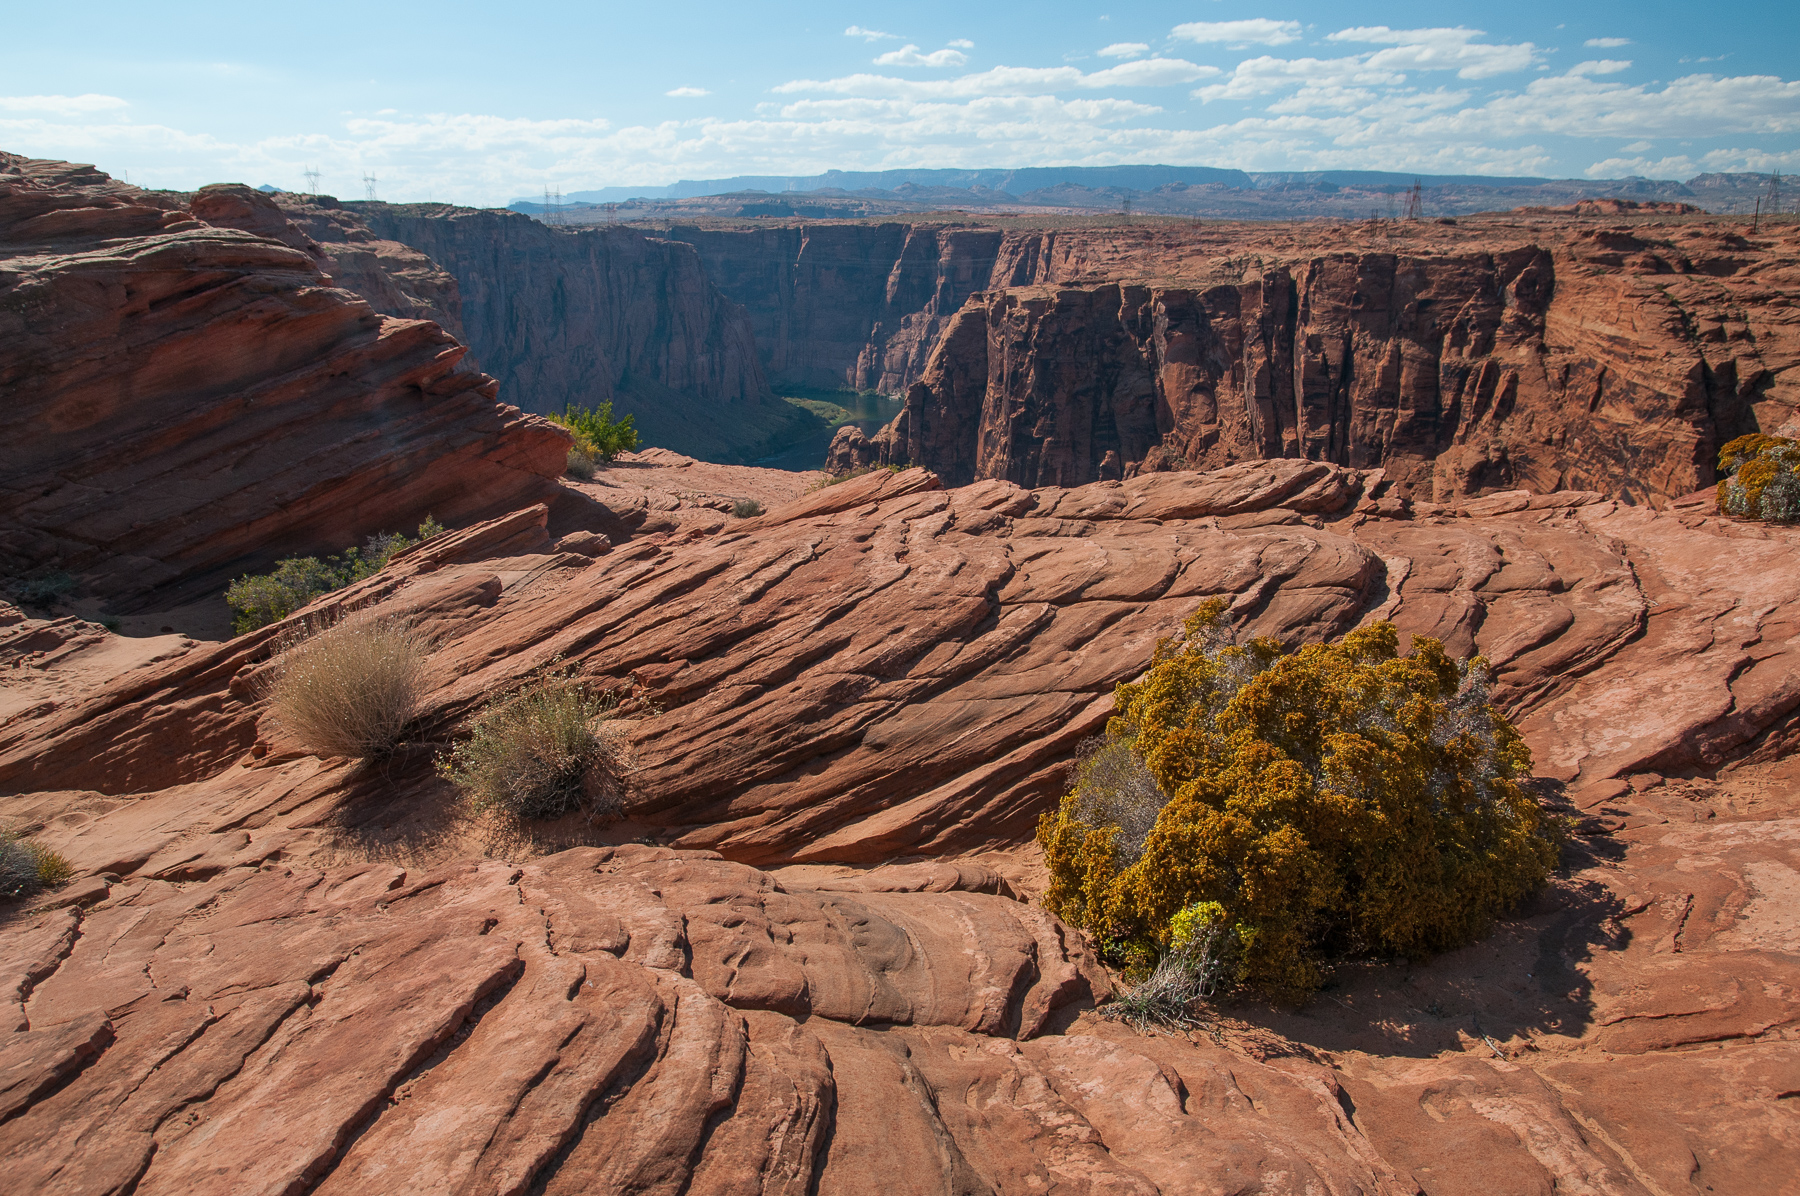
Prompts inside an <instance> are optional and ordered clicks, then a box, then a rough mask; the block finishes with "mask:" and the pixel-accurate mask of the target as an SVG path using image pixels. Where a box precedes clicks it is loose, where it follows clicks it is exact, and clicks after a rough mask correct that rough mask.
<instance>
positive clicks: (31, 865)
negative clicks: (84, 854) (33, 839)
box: [0, 831, 75, 898]
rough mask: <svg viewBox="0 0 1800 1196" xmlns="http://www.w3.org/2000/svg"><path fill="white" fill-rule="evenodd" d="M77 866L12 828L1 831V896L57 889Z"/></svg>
mask: <svg viewBox="0 0 1800 1196" xmlns="http://www.w3.org/2000/svg"><path fill="white" fill-rule="evenodd" d="M73 875H75V869H74V868H72V867H70V866H69V861H67V860H65V859H63V858H62V856H60V855H58V854H57V853H56V852H54V851H51V850H50V849H49V848H48V847H40V846H38V845H37V844H36V843H28V842H26V841H25V840H24V839H21V838H19V837H18V836H17V835H15V834H13V833H12V832H10V831H0V898H8V897H29V896H31V895H32V894H34V893H37V892H40V891H42V890H44V889H50V888H55V887H56V886H57V885H60V884H62V883H63V882H64V881H66V880H68V879H69V878H70V877H71V876H73Z"/></svg>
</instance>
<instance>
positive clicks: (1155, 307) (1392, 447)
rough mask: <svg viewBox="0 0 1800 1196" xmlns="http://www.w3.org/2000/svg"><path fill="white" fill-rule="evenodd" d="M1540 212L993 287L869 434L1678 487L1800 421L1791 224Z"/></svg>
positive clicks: (1048, 449)
mask: <svg viewBox="0 0 1800 1196" xmlns="http://www.w3.org/2000/svg"><path fill="white" fill-rule="evenodd" d="M1543 231H1546V232H1548V233H1549V234H1550V235H1549V236H1541V237H1539V238H1537V239H1535V240H1524V239H1522V238H1520V237H1519V236H1518V234H1517V233H1516V232H1511V231H1510V230H1509V232H1508V233H1507V234H1506V235H1503V236H1500V237H1494V236H1491V235H1489V236H1482V237H1480V238H1479V239H1480V240H1481V241H1486V242H1488V243H1489V244H1488V245H1481V246H1479V247H1468V248H1465V247H1464V245H1466V242H1467V240H1469V239H1471V238H1461V240H1462V241H1463V242H1464V244H1463V245H1459V244H1457V243H1456V242H1457V240H1458V239H1457V238H1455V237H1453V236H1446V235H1443V234H1440V233H1435V232H1434V233H1433V234H1432V235H1431V236H1430V237H1429V238H1427V242H1428V243H1426V244H1421V245H1418V246H1417V247H1416V248H1414V249H1412V250H1411V251H1410V252H1408V251H1395V250H1377V251H1371V250H1364V249H1356V248H1352V249H1350V250H1348V251H1339V252H1331V253H1325V254H1319V255H1316V256H1310V257H1298V258H1296V257H1293V256H1290V255H1289V254H1283V253H1274V254H1271V255H1268V256H1260V255H1259V256H1258V257H1256V258H1255V259H1254V260H1253V259H1252V258H1251V257H1250V256H1248V255H1247V254H1246V255H1244V256H1240V257H1238V258H1235V259H1229V258H1228V259H1221V260H1218V261H1215V262H1213V263H1211V269H1210V271H1208V270H1207V269H1206V268H1205V267H1204V266H1201V264H1200V263H1188V268H1189V269H1193V268H1194V267H1200V268H1199V269H1193V272H1194V273H1197V274H1200V275H1202V277H1200V278H1197V279H1196V280H1195V281H1194V282H1192V283H1187V282H1176V281H1169V282H1161V283H1158V282H1145V283H1142V284H1133V283H1112V282H1108V283H1105V284H1098V285H1096V284H1092V283H1089V284H1087V285H1077V284H1076V283H1074V282H1068V283H1062V284H1060V285H1054V286H1050V285H1041V284H1040V285H1035V286H1027V287H1020V286H1017V285H1011V286H1008V287H1006V288H1003V289H990V290H987V291H984V292H983V293H981V294H979V295H976V296H974V297H972V298H970V300H969V301H968V303H967V304H966V306H965V307H964V308H963V309H962V310H961V311H959V312H957V313H956V315H955V317H954V318H953V319H951V320H950V321H949V322H948V324H947V325H946V327H945V328H944V331H943V333H942V335H941V336H940V337H939V338H938V340H937V341H936V343H935V346H934V347H933V348H932V350H931V357H930V360H929V363H928V364H927V366H926V369H925V371H924V373H923V375H922V376H921V377H920V378H919V380H918V381H917V382H916V383H914V384H913V385H912V386H911V387H910V388H909V389H908V390H907V407H906V410H905V411H904V412H903V413H902V415H901V416H900V417H899V418H898V419H897V420H896V421H895V423H894V424H893V425H891V426H890V427H889V428H888V429H885V430H884V432H883V434H882V437H881V438H880V444H879V447H878V448H876V449H874V450H873V451H865V452H864V453H863V454H862V455H864V456H869V457H871V458H873V459H878V460H880V461H883V462H887V463H896V464H897V463H914V464H919V465H923V466H926V467H928V468H932V469H935V470H937V471H939V472H940V473H942V474H943V475H944V476H945V477H946V479H948V480H949V481H951V482H952V483H960V482H968V481H972V480H974V479H977V478H1003V479H1006V480H1009V481H1014V482H1018V483H1019V484H1021V485H1026V486H1039V485H1076V484H1081V483H1084V482H1089V481H1094V480H1097V479H1100V478H1104V477H1109V476H1110V477H1115V478H1116V477H1122V476H1125V475H1128V474H1130V473H1133V472H1136V471H1138V470H1158V469H1167V468H1210V467H1214V466H1217V465H1221V464H1226V463H1229V462H1232V461H1237V460H1247V459H1256V458H1271V457H1284V456H1286V457H1295V456H1297V457H1305V458H1308V459H1313V460H1324V461H1332V462H1336V463H1338V464H1343V465H1350V466H1353V467H1360V468H1373V467H1380V468H1383V469H1384V470H1385V471H1386V473H1387V476H1388V477H1389V478H1390V479H1391V480H1392V481H1393V482H1395V483H1396V484H1398V485H1400V486H1402V487H1403V488H1405V489H1406V490H1407V491H1408V492H1410V493H1412V494H1414V495H1416V496H1418V497H1421V498H1432V499H1436V500H1440V501H1441V500H1444V499H1448V498H1452V497H1456V496H1461V495H1470V494H1476V493H1482V492H1489V491H1494V490H1503V489H1512V488H1526V489H1530V490H1533V491H1536V492H1539V493H1549V492H1551V491H1554V490H1558V489H1591V490H1598V491H1601V492H1603V493H1606V494H1608V495H1609V496H1612V497H1616V498H1620V499H1623V500H1625V501H1628V502H1633V503H1637V504H1642V505H1664V504H1666V503H1667V502H1669V501H1670V500H1672V499H1673V498H1676V497H1679V496H1680V495H1682V494H1685V493H1687V492H1689V491H1692V490H1695V489H1698V488H1699V487H1701V486H1704V485H1706V484H1708V483H1710V482H1711V481H1712V480H1714V477H1715V474H1714V472H1713V470H1714V465H1715V462H1716V458H1717V453H1718V449H1719V447H1720V445H1722V444H1723V443H1724V442H1725V441H1727V440H1730V439H1732V438H1733V437H1735V436H1738V435H1741V434H1743V433H1744V432H1748V431H1756V430H1759V429H1760V430H1763V431H1771V432H1773V431H1778V430H1780V429H1783V428H1786V429H1788V430H1789V431H1793V430H1794V429H1795V427H1796V424H1797V420H1796V411H1797V410H1800V374H1797V372H1796V367H1797V365H1800V333H1797V332H1796V321H1795V319H1794V318H1793V314H1792V313H1793V312H1794V310H1796V309H1795V306H1794V304H1795V298H1796V296H1800V267H1796V265H1795V263H1796V261H1797V260H1800V238H1797V237H1796V236H1795V235H1794V234H1793V232H1792V230H1791V229H1785V230H1783V231H1780V232H1775V233H1772V234H1771V235H1770V236H1769V237H1766V238H1763V239H1761V240H1759V241H1758V242H1757V243H1755V244H1752V243H1750V242H1749V241H1747V240H1746V239H1745V238H1743V237H1741V236H1738V235H1737V234H1736V233H1735V232H1730V231H1721V230H1719V229H1717V228H1715V227H1713V226H1711V225H1707V224H1692V225H1676V226H1669V227H1657V228H1644V227H1639V228H1635V229H1632V230H1629V231H1628V230H1622V229H1620V230H1611V229H1590V230H1587V231H1581V232H1576V233H1574V234H1572V235H1566V234H1565V233H1564V232H1560V231H1559V230H1555V229H1549V230H1543ZM1347 239H1351V238H1347ZM1496 240H1498V241H1499V242H1500V244H1498V245H1492V242H1494V241H1496ZM1430 242H1435V243H1430ZM1490 246H1491V247H1490ZM1146 265H1147V263H1146ZM1113 272H1114V273H1115V276H1116V275H1117V274H1119V273H1123V274H1125V275H1126V276H1127V277H1129V276H1130V274H1131V273H1132V272H1133V271H1132V270H1131V269H1130V267H1124V268H1120V267H1117V266H1115V267H1113ZM1136 272H1137V273H1139V274H1140V275H1141V274H1143V273H1148V272H1149V271H1148V270H1145V269H1143V267H1142V266H1140V268H1139V270H1138V271H1136ZM1173 272H1175V271H1172V270H1171V271H1166V273H1173ZM1209 272H1210V273H1211V277H1210V278H1208V277H1205V275H1206V274H1207V273H1209Z"/></svg>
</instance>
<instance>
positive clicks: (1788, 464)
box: [1719, 432, 1800, 523]
mask: <svg viewBox="0 0 1800 1196" xmlns="http://www.w3.org/2000/svg"><path fill="white" fill-rule="evenodd" d="M1719 472H1720V473H1722V474H1724V475H1725V477H1724V478H1722V479H1721V480H1720V482H1719V510H1720V511H1722V512H1724V513H1725V514H1727V515H1736V516H1737V517H1738V518H1740V519H1757V520H1762V521H1764V522H1768V523H1796V522H1800V441H1794V440H1790V439H1788V438H1787V437H1785V436H1765V435H1763V434H1762V433H1760V432H1753V433H1751V434H1750V435H1748V436H1739V437H1738V438H1737V439H1736V440H1733V441H1732V442H1731V443H1729V444H1727V445H1726V446H1725V447H1724V448H1722V449H1720V450H1719Z"/></svg>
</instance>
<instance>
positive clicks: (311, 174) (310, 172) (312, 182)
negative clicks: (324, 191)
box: [301, 166, 319, 195]
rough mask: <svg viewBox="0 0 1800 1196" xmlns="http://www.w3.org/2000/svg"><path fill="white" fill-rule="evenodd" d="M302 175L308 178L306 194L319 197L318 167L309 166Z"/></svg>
mask: <svg viewBox="0 0 1800 1196" xmlns="http://www.w3.org/2000/svg"><path fill="white" fill-rule="evenodd" d="M301 173H302V174H304V175H305V176H306V193H307V194H308V195H317V194H318V193H319V168H318V167H317V166H308V167H307V168H306V169H305V170H303V171H301Z"/></svg>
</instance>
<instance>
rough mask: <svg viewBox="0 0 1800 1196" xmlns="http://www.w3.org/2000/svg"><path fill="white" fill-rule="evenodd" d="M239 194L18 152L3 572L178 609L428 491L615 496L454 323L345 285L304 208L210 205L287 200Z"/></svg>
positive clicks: (440, 505)
mask: <svg viewBox="0 0 1800 1196" xmlns="http://www.w3.org/2000/svg"><path fill="white" fill-rule="evenodd" d="M259 198H260V197H259ZM240 199H242V197H241V196H237V197H234V196H232V195H230V194H226V195H220V194H218V193H216V192H214V193H207V192H202V193H200V194H199V195H197V196H195V197H193V198H192V201H191V202H192V208H190V207H188V206H185V205H186V202H187V197H173V196H170V195H166V194H165V195H152V194H147V193H145V192H143V191H140V190H138V189H136V188H133V187H128V186H125V185H122V184H119V183H116V182H114V181H112V180H111V179H109V178H108V177H107V176H106V175H104V174H101V173H100V172H98V171H95V170H93V169H92V168H91V167H83V166H71V165H70V164H68V163H64V162H44V161H37V160H33V159H27V158H19V157H15V156H12V155H3V156H0V343H3V344H4V345H5V346H6V352H5V353H4V354H3V355H0V441H3V443H0V478H3V479H4V480H3V481H0V570H3V571H4V572H6V573H9V574H21V573H25V574H28V573H31V572H32V571H35V570H55V571H60V572H66V573H69V574H71V575H73V576H74V577H75V579H76V580H77V581H78V582H79V584H80V586H81V588H82V589H83V590H84V591H85V592H86V593H88V594H90V595H93V596H97V597H101V598H104V599H106V600H108V601H110V602H111V603H112V604H113V608H114V609H115V610H121V611H129V610H136V609H144V608H145V607H146V606H148V605H152V604H155V605H156V608H158V609H166V608H167V607H168V606H169V605H172V604H177V603H179V602H183V601H188V600H192V599H194V598H197V597H200V596H203V595H207V594H216V593H217V592H218V591H219V590H221V589H222V588H223V587H224V585H225V582H226V580H227V579H228V578H229V577H230V576H231V575H233V574H234V573H236V572H241V571H243V570H244V569H246V568H252V567H260V566H262V565H264V564H266V563H267V562H269V561H271V560H272V559H274V558H275V557H277V556H280V555H285V554H289V553H293V552H315V551H335V550H337V549H340V548H342V547H344V546H345V545H346V544H350V543H353V542H355V541H356V540H357V539H359V538H360V537H362V536H365V535H369V534H373V533H376V532H381V531H389V530H395V529H403V528H407V527H411V526H413V525H415V524H416V523H417V522H418V521H419V520H420V519H421V518H422V517H423V516H425V515H426V514H427V513H430V514H435V515H436V516H437V517H438V518H439V519H441V520H444V521H446V522H451V523H456V522H464V521H468V520H472V519H480V518H484V517H486V516H488V515H491V514H493V513H495V512H496V511H498V510H504V509H509V508H511V507H514V506H517V505H518V504H519V503H520V502H549V503H554V504H556V505H557V507H558V509H559V511H560V510H563V509H579V510H583V511H585V510H588V509H590V508H593V507H594V504H593V503H592V502H591V501H590V500H588V499H586V498H583V497H582V496H580V495H579V494H578V493H576V492H574V491H569V490H565V489H564V488H563V487H562V486H561V485H560V484H559V483H558V482H557V481H556V478H557V477H558V475H559V474H560V473H561V467H562V463H563V458H564V453H565V450H566V446H567V443H568V439H567V436H566V434H565V433H563V432H562V431H560V430H559V429H557V428H555V427H553V426H552V425H550V424H549V423H547V422H546V421H544V420H541V419H538V418H536V417H534V416H526V415H523V414H522V413H520V412H519V411H518V409H516V408H513V407H508V406H505V405H503V404H501V403H499V402H496V401H495V393H496V389H497V384H496V383H495V381H494V380H493V379H492V378H489V377H487V376H486V375H484V374H481V373H478V372H475V371H473V370H470V369H467V368H465V367H464V365H463V363H462V358H463V356H464V353H465V349H464V348H463V346H462V345H460V344H458V343H457V342H456V340H455V339H454V338H453V337H451V336H450V335H449V334H448V333H446V332H445V331H444V330H443V329H441V328H439V327H438V326H437V325H436V324H433V323H430V322H428V321H424V320H407V319H395V318H390V317H385V316H382V315H379V314H377V313H376V312H375V311H373V310H371V308H370V306H369V305H368V304H367V303H366V302H364V301H363V300H362V299H360V298H359V297H357V296H356V295H353V294H350V293H349V292H347V291H343V290H339V289H336V288H335V287H333V286H332V280H331V279H330V278H328V277H327V276H326V275H325V274H323V273H322V272H321V269H320V265H321V255H320V253H319V251H318V250H317V249H316V247H312V248H308V247H306V246H307V242H306V241H305V239H304V238H303V237H301V236H300V235H299V234H298V233H297V232H295V231H294V230H292V229H282V230H279V231H281V232H282V234H283V237H284V238H285V239H271V238H270V237H267V236H260V235H257V234H255V233H252V232H248V231H244V230H243V229H241V228H235V227H220V226H216V225H214V224H212V223H210V222H208V221H206V220H202V219H198V218H196V216H195V210H198V211H199V212H202V213H206V212H211V213H212V214H214V215H217V216H219V218H220V219H221V221H227V220H239V221H240V222H243V221H250V220H252V219H255V220H268V219H269V218H270V213H269V211H268V210H267V209H266V207H262V208H259V207H257V206H256V205H255V204H252V203H249V202H248V201H245V202H244V203H239V202H238V200H240ZM264 204H265V205H266V201H264ZM234 213H235V215H234Z"/></svg>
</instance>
